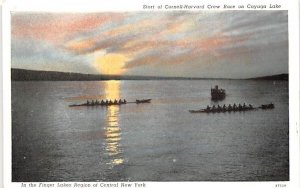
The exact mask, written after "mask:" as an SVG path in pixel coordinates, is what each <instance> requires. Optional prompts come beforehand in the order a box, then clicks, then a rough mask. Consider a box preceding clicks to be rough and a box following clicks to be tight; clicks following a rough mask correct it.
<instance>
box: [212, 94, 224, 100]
mask: <svg viewBox="0 0 300 188" xmlns="http://www.w3.org/2000/svg"><path fill="white" fill-rule="evenodd" d="M225 97H226V94H225V93H218V94H212V95H211V100H213V101H217V100H223V99H225Z"/></svg>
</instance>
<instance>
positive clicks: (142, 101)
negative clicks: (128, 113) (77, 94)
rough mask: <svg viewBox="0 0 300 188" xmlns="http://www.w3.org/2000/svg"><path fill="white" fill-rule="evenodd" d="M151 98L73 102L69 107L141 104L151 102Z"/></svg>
mask: <svg viewBox="0 0 300 188" xmlns="http://www.w3.org/2000/svg"><path fill="white" fill-rule="evenodd" d="M150 102H151V99H142V100H138V99H137V100H136V101H135V102H127V101H126V100H122V101H114V102H113V101H105V102H104V101H101V102H99V101H97V100H96V101H92V102H90V101H87V102H86V103H82V104H71V105H69V107H76V106H112V105H123V104H128V103H136V104H140V103H150Z"/></svg>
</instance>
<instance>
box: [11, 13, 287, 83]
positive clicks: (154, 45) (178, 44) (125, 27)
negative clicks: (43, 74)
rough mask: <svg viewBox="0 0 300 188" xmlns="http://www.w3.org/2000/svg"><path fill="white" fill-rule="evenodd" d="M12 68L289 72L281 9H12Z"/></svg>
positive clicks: (241, 74) (228, 74) (229, 74)
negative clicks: (104, 10) (28, 10)
mask: <svg viewBox="0 0 300 188" xmlns="http://www.w3.org/2000/svg"><path fill="white" fill-rule="evenodd" d="M11 34H12V39H11V43H12V48H11V50H12V55H11V58H12V59H11V61H12V62H11V63H12V68H23V69H32V70H51V71H63V72H79V73H89V74H122V75H147V76H150V75H151V76H182V77H213V78H216V77H218V78H248V77H256V76H266V75H273V74H281V73H288V12H287V11H218V12H214V11H199V12H179V11H176V12H172V11H168V12H113V13H110V12H106V13H75V14H71V13H21V12H13V13H12V23H11Z"/></svg>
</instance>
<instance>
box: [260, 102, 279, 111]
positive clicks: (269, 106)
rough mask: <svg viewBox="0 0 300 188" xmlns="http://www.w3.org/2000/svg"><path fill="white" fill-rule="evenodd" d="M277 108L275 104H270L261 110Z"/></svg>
mask: <svg viewBox="0 0 300 188" xmlns="http://www.w3.org/2000/svg"><path fill="white" fill-rule="evenodd" d="M274 107H275V106H274V104H273V103H270V104H262V105H261V106H260V107H259V108H261V109H264V110H265V109H273V108H274Z"/></svg>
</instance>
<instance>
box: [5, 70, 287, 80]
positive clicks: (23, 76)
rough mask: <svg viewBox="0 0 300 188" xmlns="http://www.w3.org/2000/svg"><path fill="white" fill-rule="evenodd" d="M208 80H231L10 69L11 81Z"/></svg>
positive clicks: (284, 77)
mask: <svg viewBox="0 0 300 188" xmlns="http://www.w3.org/2000/svg"><path fill="white" fill-rule="evenodd" d="M208 79H214V80H217V79H224V80H225V79H228V80H239V79H232V78H196V77H163V76H135V75H132V76H130V75H100V74H83V73H73V72H58V71H39V70H27V69H16V68H12V69H11V80H12V81H98V80H208ZM241 80H286V81H288V74H278V75H271V76H263V77H255V78H248V79H241Z"/></svg>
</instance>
